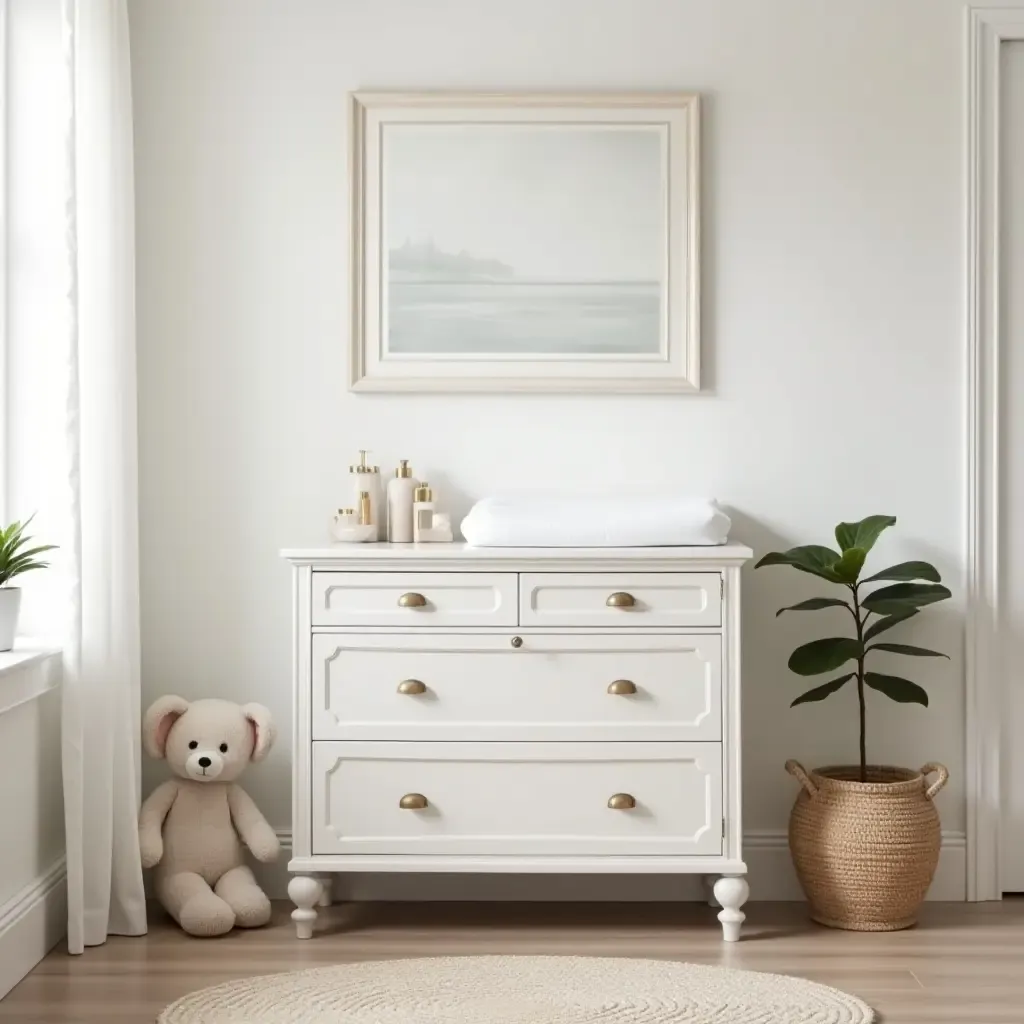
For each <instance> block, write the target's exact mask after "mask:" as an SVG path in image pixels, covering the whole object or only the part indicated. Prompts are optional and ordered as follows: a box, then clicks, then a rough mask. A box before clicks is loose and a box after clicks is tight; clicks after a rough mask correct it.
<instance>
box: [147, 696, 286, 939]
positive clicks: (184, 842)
mask: <svg viewBox="0 0 1024 1024" xmlns="http://www.w3.org/2000/svg"><path fill="white" fill-rule="evenodd" d="M274 735H275V733H274V725H273V722H272V721H271V718H270V712H269V711H268V710H267V709H266V708H265V707H263V706H262V705H261V704H245V705H242V706H239V705H238V704H233V703H231V702H230V701H226V700H196V701H192V702H191V703H190V702H189V701H187V700H185V699H183V698H182V697H176V696H166V697H161V698H160V699H159V700H157V701H155V702H154V703H153V705H152V706H151V707H150V708H149V709H148V710H147V711H146V714H145V716H144V718H143V742H144V744H145V747H146V752H147V753H148V754H149V755H150V756H151V757H155V758H157V759H158V760H160V759H163V758H166V759H167V761H168V763H169V764H170V766H171V769H172V770H173V772H174V774H175V776H176V777H175V778H173V779H168V780H167V781H166V782H164V783H162V784H161V785H159V786H158V787H157V788H156V789H154V790H153V792H152V793H150V795H149V796H148V797H147V798H146V800H145V801H144V803H143V804H142V809H141V811H140V813H139V847H140V851H141V854H142V866H143V867H146V868H149V867H155V868H156V871H155V872H154V883H155V885H154V888H155V891H156V896H157V899H159V900H160V902H161V903H162V904H163V906H164V908H165V909H166V910H167V912H168V913H169V914H170V915H171V917H173V918H174V919H175V920H176V921H177V922H178V924H180V925H181V927H182V928H183V929H184V930H185V931H186V932H188V934H189V935H197V936H203V937H208V936H214V935H224V934H226V933H227V932H229V931H231V929H232V928H234V927H235V926H236V925H237V926H238V927H240V928H257V927H259V926H260V925H263V924H266V923H267V921H269V920H270V900H269V899H267V896H266V894H265V893H264V892H263V890H262V889H261V888H260V887H259V886H258V885H257V884H256V879H255V877H254V876H253V873H252V870H251V869H250V868H249V867H248V866H247V865H246V863H245V854H244V851H243V849H242V843H244V844H245V845H246V846H248V847H249V849H250V851H252V855H253V856H254V857H255V858H256V859H257V860H258V861H261V862H262V863H269V862H270V861H273V860H276V858H277V855H278V853H279V852H280V848H281V845H280V842H279V841H278V838H277V836H276V835H275V834H274V830H273V829H272V828H271V827H270V825H269V824H268V823H267V819H266V818H264V817H263V815H262V814H261V813H260V811H259V808H258V807H257V806H256V804H255V803H254V802H253V800H252V798H251V797H250V796H249V795H248V794H247V793H246V792H245V790H244V789H242V787H241V786H239V785H238V784H237V783H236V781H235V780H236V779H237V778H238V777H239V776H240V775H241V774H242V772H243V771H245V769H246V766H247V765H248V764H249V762H250V761H261V760H263V758H264V757H266V755H267V752H268V751H269V750H270V747H271V745H272V744H273V742H274Z"/></svg>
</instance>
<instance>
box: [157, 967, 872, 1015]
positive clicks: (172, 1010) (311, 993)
mask: <svg viewBox="0 0 1024 1024" xmlns="http://www.w3.org/2000/svg"><path fill="white" fill-rule="evenodd" d="M873 1020H874V1014H873V1013H872V1011H871V1010H870V1009H869V1008H868V1007H867V1006H866V1005H865V1004H864V1003H862V1002H861V1001H860V1000H859V999H855V998H854V997H853V996H849V995H847V994H846V993H845V992H839V991H838V990H836V989H834V988H827V987H825V986H824V985H816V984H815V983H814V982H810V981H804V980H803V979H802V978H790V977H787V976H785V975H780V974H759V973H756V972H754V971H734V970H726V969H724V968H721V967H698V966H696V965H694V964H680V963H672V962H669V961H663V960H619V959H614V958H610V957H609V958H597V957H562V956H474V957H437V958H432V959H423V960H387V961H372V962H368V963H355V964H343V965H340V966H337V967H318V968H314V969H313V970H307V971H294V972H292V973H290V974H272V975H269V976H267V977H262V978H243V979H240V980H238V981H231V982H228V983H227V984H226V985H217V986H215V987H213V988H206V989H201V990H200V991H198V992H193V993H192V994H191V995H187V996H185V998H184V999H179V1000H178V1001H177V1002H176V1003H174V1004H173V1005H172V1006H169V1007H167V1009H166V1010H164V1011H163V1013H162V1014H160V1017H159V1022H158V1024H328V1022H330V1024H684V1022H686V1024H775V1022H779V1024H781V1022H785V1024H868V1022H870V1021H873Z"/></svg>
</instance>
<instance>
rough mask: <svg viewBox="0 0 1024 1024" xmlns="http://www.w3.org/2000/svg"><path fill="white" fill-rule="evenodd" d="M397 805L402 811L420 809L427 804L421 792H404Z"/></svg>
mask: <svg viewBox="0 0 1024 1024" xmlns="http://www.w3.org/2000/svg"><path fill="white" fill-rule="evenodd" d="M398 806H399V807H401V808H402V810H403V811H422V810H423V809H424V808H425V807H426V806H427V798H426V797H425V796H424V795H423V794H422V793H406V794H405V796H403V797H402V799H401V800H399V801H398Z"/></svg>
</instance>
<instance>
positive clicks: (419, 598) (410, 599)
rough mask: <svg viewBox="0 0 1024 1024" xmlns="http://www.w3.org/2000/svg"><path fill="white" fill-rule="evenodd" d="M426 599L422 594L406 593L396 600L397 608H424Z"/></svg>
mask: <svg viewBox="0 0 1024 1024" xmlns="http://www.w3.org/2000/svg"><path fill="white" fill-rule="evenodd" d="M426 604H427V599H426V598H425V597H424V596H423V595H422V594H416V593H411V592H410V593H408V594H403V595H402V596H401V597H400V598H399V599H398V607H399V608H425V607H426Z"/></svg>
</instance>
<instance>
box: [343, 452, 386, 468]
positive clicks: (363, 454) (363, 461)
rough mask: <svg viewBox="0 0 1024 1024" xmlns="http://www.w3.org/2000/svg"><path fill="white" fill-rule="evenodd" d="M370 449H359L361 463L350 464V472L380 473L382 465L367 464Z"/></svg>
mask: <svg viewBox="0 0 1024 1024" xmlns="http://www.w3.org/2000/svg"><path fill="white" fill-rule="evenodd" d="M369 450H370V449H369V448H360V449H359V465H358V466H349V467H348V471H349V472H350V473H379V472H380V466H368V465H367V464H366V456H367V454H368V452H369Z"/></svg>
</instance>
